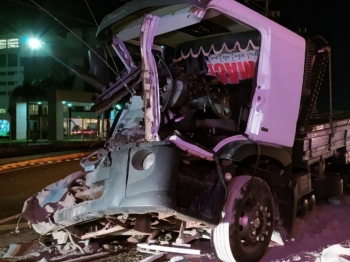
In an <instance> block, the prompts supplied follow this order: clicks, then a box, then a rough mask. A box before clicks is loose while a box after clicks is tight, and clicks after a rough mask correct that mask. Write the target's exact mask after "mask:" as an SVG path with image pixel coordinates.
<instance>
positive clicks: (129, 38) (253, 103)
mask: <svg viewBox="0 0 350 262" xmlns="http://www.w3.org/2000/svg"><path fill="white" fill-rule="evenodd" d="M96 39H97V42H98V45H97V48H96V49H94V50H91V51H90V61H91V72H90V74H89V75H90V78H89V77H86V76H85V79H88V81H89V79H90V80H91V75H94V81H91V83H92V84H93V85H95V86H96V88H98V89H99V90H100V91H99V94H98V95H97V97H96V100H95V103H94V106H93V110H95V111H96V112H97V114H102V113H104V112H106V111H108V110H110V109H111V108H112V109H113V108H114V106H115V105H116V104H117V103H121V104H122V105H123V110H119V112H118V114H117V117H116V119H115V120H114V123H113V124H112V127H111V130H110V132H109V137H108V140H107V141H106V146H105V147H104V148H101V149H99V150H97V151H96V152H94V153H93V154H92V155H90V156H89V157H86V158H84V159H82V160H81V166H82V167H83V171H78V172H76V173H73V174H71V175H70V176H68V177H66V178H65V179H63V180H62V181H58V182H56V183H54V184H52V185H49V186H47V187H46V188H44V189H43V191H41V192H39V193H37V194H35V195H34V196H32V197H31V198H30V199H28V200H27V201H26V203H25V206H24V208H23V216H24V217H25V218H26V219H27V220H28V221H29V222H30V224H31V225H32V226H33V228H34V229H35V230H36V231H37V232H38V233H39V234H42V235H50V234H51V233H52V232H56V231H62V230H64V231H65V232H69V234H72V235H74V236H75V237H79V238H81V239H88V238H94V237H101V236H104V235H152V234H154V233H155V232H158V231H159V230H170V231H171V230H174V231H179V232H180V233H179V239H180V242H181V243H187V242H189V241H190V240H193V239H195V238H198V237H201V236H203V237H204V236H206V237H210V238H211V241H212V243H213V248H214V249H215V253H216V255H217V257H218V259H220V260H221V261H226V262H231V261H259V260H260V259H261V258H262V256H263V255H264V253H265V251H266V249H267V248H268V246H269V242H270V239H271V235H272V232H273V230H274V226H275V225H277V223H278V224H280V225H281V226H283V227H285V228H287V229H288V230H291V229H292V226H293V221H294V218H295V216H296V215H297V213H298V212H301V211H305V208H306V209H308V210H311V209H312V207H313V205H314V203H315V195H314V194H313V192H314V191H313V188H312V183H311V180H312V181H314V179H313V178H314V177H313V175H314V174H316V176H317V179H320V176H322V175H323V173H324V172H323V171H324V169H322V168H320V167H321V165H320V164H319V163H320V161H321V162H322V161H323V162H322V163H324V160H325V159H333V157H334V156H337V157H338V156H340V155H341V154H343V155H344V154H345V153H344V152H346V147H347V142H346V141H347V140H344V141H343V140H342V141H343V143H336V144H334V146H333V147H324V150H323V151H322V150H321V151H318V152H319V154H315V153H314V154H313V156H312V157H305V143H307V142H305V139H306V140H307V138H306V137H307V134H308V132H309V131H305V130H314V129H312V128H311V127H312V126H313V122H312V114H313V113H314V111H315V105H316V100H317V95H318V91H319V89H320V87H321V79H322V77H323V74H324V71H325V67H326V65H327V63H328V60H327V59H328V57H329V53H330V48H329V46H328V43H327V42H326V41H325V40H324V39H323V38H321V37H316V38H312V39H308V40H306V39H304V38H303V37H301V36H299V35H297V34H295V33H293V32H291V31H289V30H288V29H286V28H284V27H282V26H281V25H278V24H277V23H275V22H273V21H271V20H269V19H268V18H266V17H264V16H262V15H260V14H258V13H256V12H254V11H252V10H251V9H249V8H247V7H245V6H243V5H241V4H240V3H238V2H236V1H232V0H212V1H209V0H206V1H199V0H168V1H167V2H166V3H161V1H156V0H144V1H136V0H135V1H131V2H128V3H126V4H124V5H123V6H121V7H120V8H118V9H116V10H115V11H113V12H112V13H110V14H108V15H107V16H106V17H105V18H104V19H103V21H102V22H101V24H100V26H99V28H98V30H97V34H96ZM110 49H113V51H114V52H115V53H114V55H113V57H109V60H111V59H114V60H115V63H114V64H115V65H117V66H118V67H119V68H123V70H120V72H121V73H119V72H118V71H117V69H116V68H114V66H111V67H110V68H106V64H107V62H106V61H101V57H103V56H102V55H101V54H103V53H107V51H108V50H110ZM108 71H109V72H111V76H110V77H108V78H107V79H106V77H105V76H106V75H108V74H106V72H108ZM334 123H335V122H334ZM330 125H331V126H333V122H332V123H331V124H330ZM308 128H309V129H308ZM310 128H311V129H310ZM330 129H331V128H329V129H327V130H330ZM347 129H348V126H347V125H346V126H344V128H343V129H342V130H347ZM327 132H328V131H327ZM330 132H333V130H331V131H330ZM327 134H329V133H327ZM327 134H326V133H325V132H323V133H322V135H327ZM316 136H317V134H316ZM339 137H340V139H344V136H341V135H338V138H339ZM345 138H346V135H345ZM295 141H296V142H295ZM329 141H331V140H329ZM323 146H324V145H323ZM344 149H345V151H344ZM310 150H311V149H310ZM311 151H312V150H311ZM311 151H308V152H311ZM341 152H343V153H341ZM301 155H303V157H299V156H301ZM310 159H313V160H312V161H311V160H310ZM344 163H345V164H346V163H347V158H344ZM314 170H317V172H316V171H314ZM305 203H306V204H305ZM305 205H306V207H305ZM277 211H278V212H277ZM185 229H191V230H192V231H190V232H192V233H188V234H189V235H188V234H187V233H185V232H186V231H185ZM186 234H187V235H186Z"/></svg>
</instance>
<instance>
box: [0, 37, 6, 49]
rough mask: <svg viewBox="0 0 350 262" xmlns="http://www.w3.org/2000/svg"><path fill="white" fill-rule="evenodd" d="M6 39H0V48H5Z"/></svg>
mask: <svg viewBox="0 0 350 262" xmlns="http://www.w3.org/2000/svg"><path fill="white" fill-rule="evenodd" d="M6 42H7V41H6V40H5V39H0V49H6V47H7V45H6Z"/></svg>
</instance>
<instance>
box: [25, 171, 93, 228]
mask: <svg viewBox="0 0 350 262" xmlns="http://www.w3.org/2000/svg"><path fill="white" fill-rule="evenodd" d="M85 175H86V172H83V171H78V172H75V173H73V174H71V175H69V176H67V177H66V178H64V179H61V180H59V181H57V182H55V183H53V184H50V185H48V186H47V187H45V188H44V189H43V190H42V191H40V192H38V193H36V194H35V195H33V196H31V197H30V198H29V199H27V200H26V201H25V203H24V206H23V210H22V216H23V217H24V218H25V219H26V220H27V221H28V222H29V224H30V225H31V226H32V227H33V228H34V230H35V231H36V232H37V233H39V234H41V235H45V234H46V233H48V232H49V231H52V230H58V229H60V228H61V226H60V225H57V224H55V223H54V221H53V219H52V214H53V213H54V212H56V211H57V210H60V209H62V208H64V207H68V206H72V205H74V204H75V197H74V196H73V195H72V193H71V192H70V191H69V189H70V187H71V186H72V184H73V183H74V181H76V180H77V179H80V178H84V177H85Z"/></svg>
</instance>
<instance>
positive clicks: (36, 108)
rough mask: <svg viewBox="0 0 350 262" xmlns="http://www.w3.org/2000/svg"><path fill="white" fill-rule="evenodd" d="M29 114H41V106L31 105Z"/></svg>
mask: <svg viewBox="0 0 350 262" xmlns="http://www.w3.org/2000/svg"><path fill="white" fill-rule="evenodd" d="M29 114H30V115H38V114H39V106H38V105H29Z"/></svg>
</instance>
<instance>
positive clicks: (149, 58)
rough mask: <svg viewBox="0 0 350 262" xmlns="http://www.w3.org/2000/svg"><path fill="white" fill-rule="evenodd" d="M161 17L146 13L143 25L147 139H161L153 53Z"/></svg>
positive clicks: (142, 49) (142, 42)
mask: <svg viewBox="0 0 350 262" xmlns="http://www.w3.org/2000/svg"><path fill="white" fill-rule="evenodd" d="M158 21H159V17H157V16H153V15H145V17H144V20H143V23H142V27H141V38H140V42H141V54H142V79H143V81H142V83H143V92H144V94H143V102H144V111H145V113H144V114H145V139H146V141H159V140H160V139H159V135H158V130H159V125H160V103H159V83H158V72H157V66H156V61H155V59H154V56H153V54H152V44H153V38H154V34H155V30H156V28H157V25H158Z"/></svg>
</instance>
